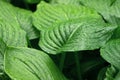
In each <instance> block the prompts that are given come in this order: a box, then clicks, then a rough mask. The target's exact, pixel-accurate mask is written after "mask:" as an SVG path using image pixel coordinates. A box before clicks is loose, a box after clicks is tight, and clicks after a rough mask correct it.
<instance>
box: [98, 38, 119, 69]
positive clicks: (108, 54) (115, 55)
mask: <svg viewBox="0 0 120 80" xmlns="http://www.w3.org/2000/svg"><path fill="white" fill-rule="evenodd" d="M100 52H101V56H102V57H103V58H104V59H105V60H106V61H107V62H109V63H110V64H112V65H114V66H115V67H117V68H118V69H120V39H115V40H111V41H109V42H107V44H106V45H105V46H104V47H102V48H101V50H100Z"/></svg>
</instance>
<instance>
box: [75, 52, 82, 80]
mask: <svg viewBox="0 0 120 80" xmlns="http://www.w3.org/2000/svg"><path fill="white" fill-rule="evenodd" d="M75 62H76V67H77V75H78V80H83V79H82V75H81V69H80V61H79V55H78V53H77V52H75Z"/></svg>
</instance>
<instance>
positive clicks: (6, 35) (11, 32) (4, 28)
mask: <svg viewBox="0 0 120 80" xmlns="http://www.w3.org/2000/svg"><path fill="white" fill-rule="evenodd" d="M0 38H1V39H2V40H3V41H4V42H5V43H6V45H7V46H15V47H26V46H27V40H26V33H25V31H23V30H22V29H21V28H20V27H18V26H16V25H15V24H9V23H7V22H6V21H3V20H0Z"/></svg>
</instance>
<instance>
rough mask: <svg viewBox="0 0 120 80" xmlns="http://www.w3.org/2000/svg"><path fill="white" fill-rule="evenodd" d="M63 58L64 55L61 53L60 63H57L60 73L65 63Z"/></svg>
mask: <svg viewBox="0 0 120 80" xmlns="http://www.w3.org/2000/svg"><path fill="white" fill-rule="evenodd" d="M65 57H66V53H62V54H61V58H60V63H59V68H60V71H62V70H63V67H64V62H65Z"/></svg>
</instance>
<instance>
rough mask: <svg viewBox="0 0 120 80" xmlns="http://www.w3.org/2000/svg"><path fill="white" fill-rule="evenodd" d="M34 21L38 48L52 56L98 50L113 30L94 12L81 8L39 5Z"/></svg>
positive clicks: (111, 26) (112, 26) (42, 3)
mask: <svg viewBox="0 0 120 80" xmlns="http://www.w3.org/2000/svg"><path fill="white" fill-rule="evenodd" d="M33 18H34V21H33V22H34V25H35V26H36V27H37V29H39V30H41V38H40V43H39V45H40V47H41V48H42V49H43V50H44V51H46V52H47V53H51V54H56V53H61V52H63V51H79V50H94V49H98V48H99V47H101V46H102V45H104V44H105V42H106V41H107V40H109V38H110V37H111V35H112V32H113V30H115V29H116V26H115V25H108V24H106V23H105V22H104V21H103V20H102V18H101V16H100V15H98V13H97V12H95V11H94V10H91V9H89V8H86V7H83V6H75V5H74V6H73V5H62V4H56V5H50V4H47V3H45V2H41V3H40V4H39V5H38V9H37V11H36V12H35V13H34V16H33Z"/></svg>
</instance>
